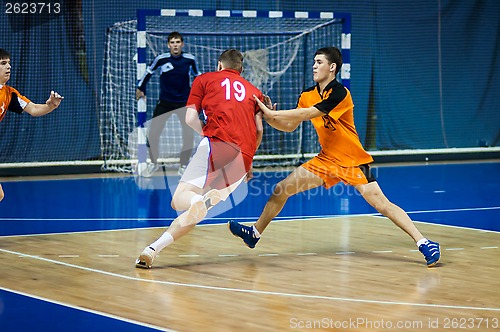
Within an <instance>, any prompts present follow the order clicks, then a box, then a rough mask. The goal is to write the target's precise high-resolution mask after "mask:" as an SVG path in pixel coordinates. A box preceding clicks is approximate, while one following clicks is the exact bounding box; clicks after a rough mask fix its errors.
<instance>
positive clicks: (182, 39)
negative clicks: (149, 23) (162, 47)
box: [167, 31, 184, 42]
mask: <svg viewBox="0 0 500 332" xmlns="http://www.w3.org/2000/svg"><path fill="white" fill-rule="evenodd" d="M174 38H179V39H180V40H181V41H184V37H182V35H181V34H180V33H179V32H177V31H172V32H171V33H170V34H169V35H168V37H167V41H168V42H170V41H171V40H172V39H174Z"/></svg>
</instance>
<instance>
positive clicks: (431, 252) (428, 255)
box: [418, 240, 441, 267]
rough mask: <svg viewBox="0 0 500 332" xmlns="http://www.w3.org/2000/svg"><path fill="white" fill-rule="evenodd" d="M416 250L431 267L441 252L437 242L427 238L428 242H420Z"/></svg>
mask: <svg viewBox="0 0 500 332" xmlns="http://www.w3.org/2000/svg"><path fill="white" fill-rule="evenodd" d="M418 250H420V252H421V253H422V254H423V255H424V257H425V260H426V261H427V267H433V266H434V265H436V264H437V262H438V261H439V258H440V257H441V252H440V250H439V243H437V242H433V241H431V240H429V242H427V243H424V244H421V245H420V246H419V247H418Z"/></svg>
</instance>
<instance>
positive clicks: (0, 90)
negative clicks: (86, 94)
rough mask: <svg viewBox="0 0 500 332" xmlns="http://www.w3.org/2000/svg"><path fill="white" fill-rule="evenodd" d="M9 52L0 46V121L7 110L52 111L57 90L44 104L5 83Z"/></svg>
mask: <svg viewBox="0 0 500 332" xmlns="http://www.w3.org/2000/svg"><path fill="white" fill-rule="evenodd" d="M10 70H11V65H10V53H9V52H7V51H6V50H4V49H1V48H0V121H2V120H3V118H4V117H5V115H6V114H7V111H11V112H14V113H18V114H21V113H23V112H27V113H29V114H31V115H32V116H42V115H45V114H47V113H50V112H52V111H53V110H55V109H56V108H57V107H59V104H60V103H61V101H62V100H63V98H64V97H62V96H61V95H59V94H58V93H57V92H54V91H51V92H50V97H49V99H47V101H46V102H45V104H35V103H33V102H31V100H29V99H28V98H26V97H25V96H23V95H21V94H20V93H19V92H18V91H17V90H16V89H14V88H13V87H11V86H8V85H7V81H8V80H9V79H10ZM4 196H5V195H4V192H3V189H2V185H1V184H0V201H1V200H2V199H3V198H4Z"/></svg>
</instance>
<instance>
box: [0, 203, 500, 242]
mask: <svg viewBox="0 0 500 332" xmlns="http://www.w3.org/2000/svg"><path fill="white" fill-rule="evenodd" d="M498 209H500V206H499V207H486V208H469V209H456V210H427V211H409V212H407V213H428V212H453V211H475V210H498ZM350 217H375V218H384V219H386V217H384V216H382V215H381V214H380V213H365V214H346V215H316V216H290V217H283V218H279V217H278V218H276V219H274V220H273V221H272V223H276V222H286V221H303V220H323V219H343V218H350ZM228 219H230V218H207V220H228ZM238 219H241V220H245V219H251V220H257V218H256V217H243V218H238ZM8 220H11V221H14V220H17V221H22V220H27V221H48V220H54V221H63V220H66V221H85V220H86V221H111V220H113V221H114V220H143V221H146V220H149V221H154V220H163V221H165V222H168V221H172V220H171V219H165V218H151V219H136V218H116V219H115V218H94V219H92V218H84V219H64V218H63V219H54V218H47V219H31V218H0V221H8ZM414 222H416V223H419V224H427V225H434V226H441V227H449V228H458V229H466V230H471V231H476V232H484V233H500V231H492V230H488V229H480V228H472V227H465V226H455V225H445V224H436V223H432V222H427V221H418V220H414ZM223 224H224V223H209V224H207V223H205V224H198V225H197V227H208V226H220V225H223ZM165 227H167V226H166V225H163V226H154V227H130V228H117V229H102V230H95V231H72V232H58V233H33V234H21V235H0V238H9V237H27V236H43V235H62V234H86V233H103V232H120V231H130V230H146V229H157V228H165Z"/></svg>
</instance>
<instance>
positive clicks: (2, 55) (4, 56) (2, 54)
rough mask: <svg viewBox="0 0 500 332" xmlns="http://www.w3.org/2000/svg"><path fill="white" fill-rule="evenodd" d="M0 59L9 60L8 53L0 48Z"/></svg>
mask: <svg viewBox="0 0 500 332" xmlns="http://www.w3.org/2000/svg"><path fill="white" fill-rule="evenodd" d="M0 59H10V53H9V52H7V51H6V50H4V49H3V48H0Z"/></svg>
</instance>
